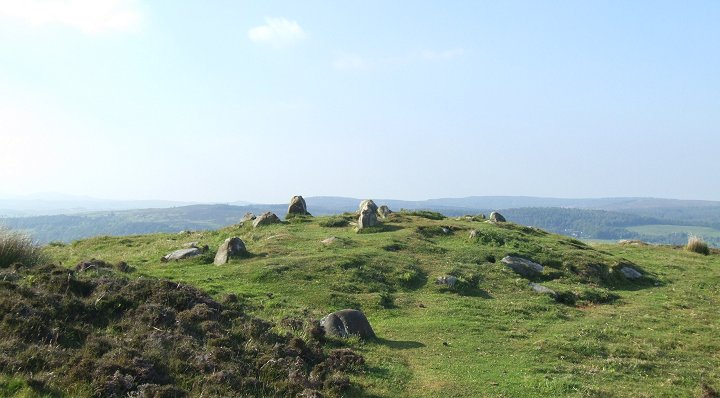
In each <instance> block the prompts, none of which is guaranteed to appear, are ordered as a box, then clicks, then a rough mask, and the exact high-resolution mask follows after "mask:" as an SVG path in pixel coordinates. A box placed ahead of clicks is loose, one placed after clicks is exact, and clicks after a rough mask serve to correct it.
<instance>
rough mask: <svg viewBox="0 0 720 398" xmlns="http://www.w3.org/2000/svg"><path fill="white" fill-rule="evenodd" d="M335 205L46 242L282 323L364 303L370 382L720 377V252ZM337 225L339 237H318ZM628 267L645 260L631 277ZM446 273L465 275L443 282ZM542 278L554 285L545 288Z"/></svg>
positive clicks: (472, 386)
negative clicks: (205, 249) (329, 211)
mask: <svg viewBox="0 0 720 398" xmlns="http://www.w3.org/2000/svg"><path fill="white" fill-rule="evenodd" d="M422 215H425V214H422ZM346 219H347V220H352V219H353V216H351V215H347V216H346ZM333 220H334V222H332V223H331V222H328V221H329V219H328V218H327V217H317V218H307V219H304V218H301V219H296V220H294V221H293V222H291V223H284V224H281V225H273V226H268V227H264V228H257V229H253V228H252V227H250V226H249V225H234V226H231V227H228V228H225V229H222V230H218V231H200V232H195V233H192V234H182V235H179V234H176V233H175V234H155V235H143V236H127V237H104V238H93V239H88V240H84V241H79V242H76V243H73V244H71V245H65V246H59V245H55V246H52V247H50V248H49V251H50V253H51V254H52V256H53V257H54V258H55V259H56V260H57V261H61V262H62V263H63V264H75V263H77V262H79V261H83V260H88V259H90V258H102V259H104V260H107V261H111V262H117V261H126V262H128V263H129V264H130V265H132V266H134V267H136V268H137V274H138V275H145V276H151V277H162V278H169V279H171V280H175V281H177V282H182V283H188V284H191V285H194V286H197V287H200V288H202V289H204V290H206V291H207V292H209V293H210V294H212V295H222V294H226V293H232V294H237V295H238V296H240V297H242V298H243V299H245V300H247V303H248V308H250V310H249V311H250V312H251V314H252V315H254V316H260V317H266V318H270V319H272V320H274V321H276V322H277V323H278V325H279V326H277V327H278V328H279V330H281V331H288V332H292V330H293V329H292V328H291V327H289V326H283V325H293V324H297V323H300V324H302V323H306V322H308V320H311V319H319V318H320V317H322V316H323V315H325V314H327V313H329V312H331V311H335V310H338V309H342V308H348V307H350V308H358V309H362V310H363V311H365V312H366V314H367V315H368V317H369V319H370V322H371V323H372V325H373V327H374V329H375V331H376V333H377V335H378V337H379V338H378V339H377V340H376V341H370V342H361V341H358V340H354V339H351V340H349V341H347V342H339V343H338V344H346V345H348V346H349V347H352V348H353V349H355V350H357V351H358V352H360V353H362V354H363V355H364V356H365V358H366V361H367V366H366V368H365V370H364V371H363V373H361V374H357V375H354V376H352V377H351V380H352V381H353V382H354V383H356V384H357V385H359V386H361V388H362V390H361V391H362V393H360V392H358V393H357V394H358V395H367V396H388V397H390V396H424V397H435V396H439V395H447V394H448V391H452V395H453V396H459V397H463V396H465V397H475V396H496V397H500V396H518V397H525V396H527V397H535V396H537V397H540V396H577V397H581V396H647V397H650V396H652V397H656V396H668V397H670V396H697V395H699V394H700V392H701V388H702V387H701V386H702V385H703V383H707V384H710V385H716V384H717V383H718V382H719V381H720V366H718V365H720V354H718V352H720V341H718V340H717V339H716V338H715V336H717V335H718V333H719V332H720V326H719V325H720V315H719V314H718V313H717V311H716V307H717V305H718V304H720V290H718V286H720V256H718V255H717V253H715V254H713V255H711V256H701V255H698V254H694V253H687V252H684V251H680V250H676V249H672V248H667V247H651V246H616V245H603V246H597V247H591V246H587V245H585V244H582V243H580V242H578V241H575V240H572V239H569V238H566V237H561V236H558V235H553V234H548V233H545V232H543V231H541V230H537V229H533V228H527V227H522V226H517V225H513V224H489V223H483V222H475V221H470V220H464V219H463V220H454V219H440V220H431V219H428V218H425V217H422V216H418V215H413V214H410V213H405V214H396V215H394V216H393V217H392V218H391V219H389V220H388V221H386V222H385V223H384V226H383V228H380V229H376V230H374V231H372V232H373V233H361V234H358V233H356V232H355V231H354V230H353V228H352V226H344V227H329V226H324V225H339V224H342V223H340V222H337V221H338V218H334V219H333ZM443 228H444V229H443ZM471 230H475V231H477V233H476V234H475V236H476V237H474V238H470V237H469V234H470V231H471ZM230 236H239V237H241V238H242V239H243V240H244V241H245V243H246V245H247V247H248V250H249V251H250V253H251V255H250V256H249V257H247V258H242V259H236V260H232V261H231V262H230V263H229V264H227V265H224V266H214V265H211V264H210V263H211V262H212V253H209V254H207V255H204V256H200V257H196V258H193V259H188V260H182V261H179V262H172V263H161V262H160V257H161V256H162V255H164V254H166V253H167V252H169V251H171V250H173V249H177V248H179V247H181V246H182V244H183V243H185V242H190V241H199V242H200V243H201V244H208V245H209V246H210V247H211V248H216V247H217V246H218V245H219V244H220V243H221V242H222V241H223V240H224V239H225V238H227V237H230ZM328 237H335V239H334V241H333V242H332V243H330V244H324V243H321V241H322V240H324V239H326V238H328ZM506 255H517V256H521V257H525V258H528V259H530V260H533V261H536V262H538V263H540V264H543V265H545V269H544V271H543V273H542V274H541V275H538V276H536V277H532V278H530V279H528V278H525V277H522V276H520V275H517V274H515V273H513V272H512V271H511V270H510V269H508V267H506V266H504V265H503V264H502V263H501V262H500V261H499V260H500V259H501V258H503V257H504V256H506ZM623 267H631V268H634V269H636V270H638V271H640V272H641V273H642V274H643V275H644V276H643V277H642V278H641V279H640V280H637V281H632V280H628V279H627V278H626V277H625V276H624V274H623V272H621V271H620V270H621V269H622V268H623ZM444 275H454V276H455V277H457V278H458V283H457V284H456V285H455V286H454V287H452V288H450V287H447V286H444V285H437V284H435V279H436V278H437V277H441V276H444ZM529 282H534V283H538V284H542V285H543V286H546V287H548V288H550V289H553V290H554V291H555V292H557V295H556V296H554V297H552V296H550V295H548V294H538V293H535V292H534V291H533V289H531V288H530V287H529V286H528V283H529Z"/></svg>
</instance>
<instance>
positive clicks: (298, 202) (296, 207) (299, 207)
mask: <svg viewBox="0 0 720 398" xmlns="http://www.w3.org/2000/svg"><path fill="white" fill-rule="evenodd" d="M287 215H288V216H309V215H310V213H308V211H307V204H305V199H303V197H302V196H293V197H292V199H290V205H288V211H287Z"/></svg>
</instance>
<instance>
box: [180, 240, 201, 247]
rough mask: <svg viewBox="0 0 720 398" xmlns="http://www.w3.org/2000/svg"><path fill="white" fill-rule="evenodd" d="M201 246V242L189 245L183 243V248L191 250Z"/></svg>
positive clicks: (189, 243)
mask: <svg viewBox="0 0 720 398" xmlns="http://www.w3.org/2000/svg"><path fill="white" fill-rule="evenodd" d="M199 244H200V242H197V241H195V242H188V243H183V245H182V247H184V248H187V249H189V248H193V247H198V245H199Z"/></svg>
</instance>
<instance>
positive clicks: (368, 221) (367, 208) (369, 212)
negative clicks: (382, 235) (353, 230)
mask: <svg viewBox="0 0 720 398" xmlns="http://www.w3.org/2000/svg"><path fill="white" fill-rule="evenodd" d="M377 209H378V207H377V205H375V202H373V201H372V200H363V201H362V202H361V203H360V217H359V218H358V228H359V229H363V228H368V227H375V226H378V225H380V222H379V221H378V218H377Z"/></svg>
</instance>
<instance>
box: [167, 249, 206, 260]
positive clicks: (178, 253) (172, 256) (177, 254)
mask: <svg viewBox="0 0 720 398" xmlns="http://www.w3.org/2000/svg"><path fill="white" fill-rule="evenodd" d="M201 254H202V250H200V249H198V248H197V247H191V248H189V249H180V250H175V251H174V252H172V253H169V254H166V255H165V256H164V257H163V258H162V259H160V261H162V262H164V263H166V262H168V261H172V260H183V259H186V258H190V257H195V256H199V255H201Z"/></svg>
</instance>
